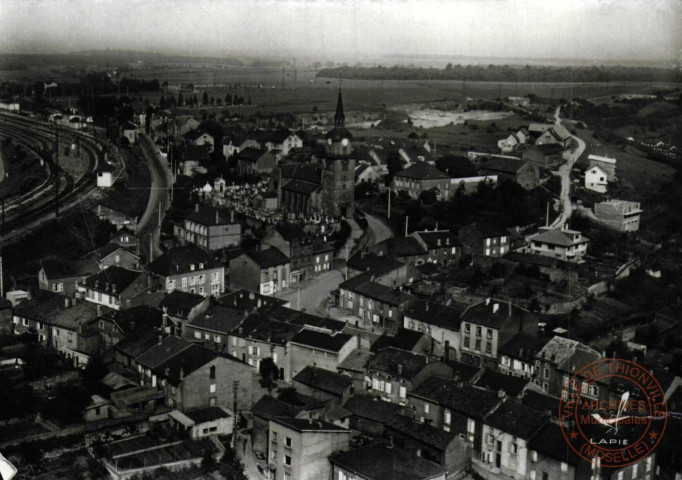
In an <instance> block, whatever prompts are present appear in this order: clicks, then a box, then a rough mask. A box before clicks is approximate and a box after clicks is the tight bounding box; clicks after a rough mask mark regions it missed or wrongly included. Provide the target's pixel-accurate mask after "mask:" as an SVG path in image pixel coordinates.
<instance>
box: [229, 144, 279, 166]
mask: <svg viewBox="0 0 682 480" xmlns="http://www.w3.org/2000/svg"><path fill="white" fill-rule="evenodd" d="M266 154H268V151H267V150H261V149H260V148H254V147H248V148H245V149H244V150H241V151H240V152H239V153H237V154H235V158H236V159H237V160H243V161H245V162H251V163H254V162H257V161H258V159H259V158H261V157H262V156H263V155H266ZM270 155H272V154H270Z"/></svg>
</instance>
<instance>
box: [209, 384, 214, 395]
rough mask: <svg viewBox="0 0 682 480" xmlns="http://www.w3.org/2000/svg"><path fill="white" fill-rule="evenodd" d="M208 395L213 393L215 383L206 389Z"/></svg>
mask: <svg viewBox="0 0 682 480" xmlns="http://www.w3.org/2000/svg"><path fill="white" fill-rule="evenodd" d="M208 390H209V393H215V383H212V384H211V385H210V387H209V388H208Z"/></svg>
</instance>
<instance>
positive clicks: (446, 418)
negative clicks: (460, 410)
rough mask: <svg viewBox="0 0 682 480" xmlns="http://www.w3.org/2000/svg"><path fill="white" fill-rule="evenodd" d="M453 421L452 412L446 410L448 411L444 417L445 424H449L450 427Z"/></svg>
mask: <svg viewBox="0 0 682 480" xmlns="http://www.w3.org/2000/svg"><path fill="white" fill-rule="evenodd" d="M451 419H452V413H451V412H450V410H447V409H446V410H445V415H444V418H443V422H445V423H447V424H448V425H449V424H450V421H451Z"/></svg>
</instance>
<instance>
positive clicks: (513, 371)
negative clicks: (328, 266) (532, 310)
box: [497, 333, 547, 379]
mask: <svg viewBox="0 0 682 480" xmlns="http://www.w3.org/2000/svg"><path fill="white" fill-rule="evenodd" d="M546 344H547V339H543V338H537V337H534V336H532V335H527V334H525V333H517V334H516V335H514V336H513V337H512V338H511V340H509V341H508V342H506V343H505V344H504V345H502V346H501V347H500V348H499V349H498V355H499V363H498V366H497V368H498V369H499V371H500V372H502V373H506V374H508V375H512V376H514V377H522V378H529V379H530V378H533V376H534V373H535V355H536V354H537V353H538V352H539V351H540V350H542V348H543V347H544V346H545V345H546Z"/></svg>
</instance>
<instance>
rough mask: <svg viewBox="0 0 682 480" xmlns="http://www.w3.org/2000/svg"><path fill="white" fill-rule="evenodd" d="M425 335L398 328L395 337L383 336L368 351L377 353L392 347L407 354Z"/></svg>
mask: <svg viewBox="0 0 682 480" xmlns="http://www.w3.org/2000/svg"><path fill="white" fill-rule="evenodd" d="M426 336H427V335H426V333H424V332H416V331H414V330H408V329H407V328H398V332H397V333H396V334H395V336H391V335H387V334H383V335H381V336H380V337H379V338H377V339H376V341H375V342H374V343H373V344H372V346H371V348H370V350H371V351H372V352H378V351H379V350H382V349H384V348H388V347H394V348H398V349H401V350H406V351H408V352H410V351H412V349H414V348H415V347H416V346H417V345H418V344H419V342H420V341H421V340H422V339H423V338H425V337H426Z"/></svg>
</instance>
